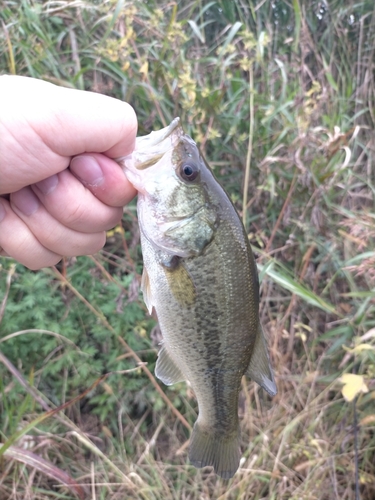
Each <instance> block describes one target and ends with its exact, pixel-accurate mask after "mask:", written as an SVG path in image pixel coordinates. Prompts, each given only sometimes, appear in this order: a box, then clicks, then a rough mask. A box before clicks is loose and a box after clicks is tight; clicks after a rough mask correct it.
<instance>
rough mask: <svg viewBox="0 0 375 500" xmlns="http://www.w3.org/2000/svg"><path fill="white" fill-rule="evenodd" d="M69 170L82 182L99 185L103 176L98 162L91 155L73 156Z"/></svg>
mask: <svg viewBox="0 0 375 500" xmlns="http://www.w3.org/2000/svg"><path fill="white" fill-rule="evenodd" d="M70 170H71V172H73V174H74V175H75V176H76V177H78V179H80V180H81V181H82V182H83V184H88V185H89V186H100V185H101V184H103V181H104V176H103V172H102V169H101V168H100V165H99V163H98V162H97V161H96V159H95V158H94V157H92V156H75V157H74V158H73V159H72V161H71V162H70Z"/></svg>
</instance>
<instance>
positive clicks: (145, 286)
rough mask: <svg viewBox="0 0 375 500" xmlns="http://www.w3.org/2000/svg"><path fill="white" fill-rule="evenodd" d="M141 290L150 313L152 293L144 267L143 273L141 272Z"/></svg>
mask: <svg viewBox="0 0 375 500" xmlns="http://www.w3.org/2000/svg"><path fill="white" fill-rule="evenodd" d="M141 290H142V293H143V300H144V302H145V304H146V307H147V309H148V312H149V314H151V313H152V307H153V303H152V295H151V287H150V278H149V276H148V272H147V270H146V268H145V267H144V268H143V273H142V281H141Z"/></svg>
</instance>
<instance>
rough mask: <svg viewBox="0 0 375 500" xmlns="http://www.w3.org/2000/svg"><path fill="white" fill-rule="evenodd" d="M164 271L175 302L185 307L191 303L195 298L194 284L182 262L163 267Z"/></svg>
mask: <svg viewBox="0 0 375 500" xmlns="http://www.w3.org/2000/svg"><path fill="white" fill-rule="evenodd" d="M164 271H165V275H166V277H167V281H168V285H169V287H170V289H171V291H172V293H173V296H174V298H175V299H176V300H177V302H178V303H179V304H180V305H182V306H185V307H186V306H191V305H193V304H194V302H195V298H196V291H195V286H194V283H193V280H192V279H191V277H190V274H189V273H188V272H187V270H186V269H185V267H184V265H183V264H182V262H179V263H178V264H177V265H176V266H173V267H164Z"/></svg>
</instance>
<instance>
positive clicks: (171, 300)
mask: <svg viewBox="0 0 375 500" xmlns="http://www.w3.org/2000/svg"><path fill="white" fill-rule="evenodd" d="M119 162H120V164H121V165H122V166H123V167H124V170H125V173H126V175H127V177H128V179H129V181H130V182H131V183H132V184H133V185H134V186H135V188H136V189H137V190H138V205H137V211H138V219H139V227H140V234H141V245H142V254H143V261H144V271H143V276H142V291H143V296H144V300H145V303H146V305H147V308H148V310H149V312H150V313H151V311H152V309H153V308H154V309H155V311H156V314H157V317H158V320H159V324H160V328H161V331H162V334H163V343H162V347H161V350H160V352H159V355H158V359H157V363H156V369H155V374H156V376H157V377H158V378H159V379H160V380H161V381H162V382H164V383H165V384H166V385H172V384H174V383H176V382H180V381H182V380H187V381H189V382H190V384H191V387H192V389H193V390H194V393H195V395H196V398H197V400H198V406H199V415H198V419H197V421H196V423H195V425H194V428H193V432H192V436H191V440H190V451H189V458H190V462H191V463H192V464H193V465H194V466H196V467H204V466H206V465H210V466H213V467H214V470H215V472H216V473H217V474H218V475H219V476H221V477H222V478H224V479H229V478H231V477H232V476H233V475H234V473H235V472H236V471H237V469H238V467H239V461H240V447H239V422H238V394H239V391H240V387H241V379H242V376H243V375H246V376H248V377H250V378H251V379H253V380H254V381H255V382H257V383H258V384H259V385H260V386H261V387H263V388H264V389H265V390H266V391H267V392H268V393H269V394H271V395H275V394H276V392H277V389H276V384H275V380H274V376H273V373H272V368H271V366H270V361H269V356H268V352H267V347H266V342H265V338H264V335H263V331H262V328H261V325H260V322H259V283H258V273H257V268H256V264H255V260H254V257H253V254H252V251H251V248H250V245H249V242H248V238H247V235H246V232H245V230H244V227H243V225H242V222H241V220H240V218H239V216H238V214H237V212H236V210H235V208H234V206H233V204H232V203H231V201H230V199H229V197H228V195H227V194H226V193H225V191H224V190H223V188H222V187H221V186H220V184H219V183H218V181H217V180H216V179H215V177H214V175H213V173H212V171H211V170H210V168H209V167H208V165H207V164H206V162H205V161H204V159H203V158H202V157H201V155H200V153H199V150H198V147H197V145H196V144H195V142H194V141H193V140H192V139H191V138H190V137H189V136H187V135H186V134H185V133H184V131H183V129H182V127H181V125H180V122H179V119H178V118H176V119H175V120H173V122H172V123H171V124H170V125H169V126H168V127H166V128H164V129H162V130H160V131H158V132H152V133H151V134H149V135H147V136H144V137H139V138H137V141H136V147H135V150H134V152H133V154H132V155H130V156H128V157H125V158H122V159H120V161H119Z"/></svg>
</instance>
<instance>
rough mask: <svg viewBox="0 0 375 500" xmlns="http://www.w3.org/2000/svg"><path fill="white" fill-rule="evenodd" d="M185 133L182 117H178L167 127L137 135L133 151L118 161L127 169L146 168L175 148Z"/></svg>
mask: <svg viewBox="0 0 375 500" xmlns="http://www.w3.org/2000/svg"><path fill="white" fill-rule="evenodd" d="M183 135H184V131H183V129H182V126H181V123H180V118H178V117H177V118H175V119H174V120H172V122H171V123H170V124H169V125H168V126H167V127H164V128H162V129H160V130H157V131H156V132H151V133H150V134H148V135H144V136H141V137H137V138H136V140H135V148H134V151H133V153H132V154H130V155H128V156H123V157H122V158H118V159H117V160H116V161H117V162H118V163H119V164H120V165H121V166H123V167H125V169H131V170H134V169H135V170H144V169H146V168H148V167H151V166H152V165H155V163H157V162H158V161H159V160H160V159H161V158H162V157H163V156H164V155H165V153H167V152H168V151H170V150H171V149H173V148H174V147H175V146H176V144H177V142H178V140H179V139H180V137H182V136H183Z"/></svg>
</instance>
